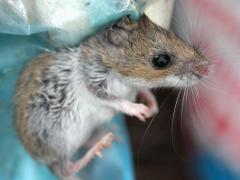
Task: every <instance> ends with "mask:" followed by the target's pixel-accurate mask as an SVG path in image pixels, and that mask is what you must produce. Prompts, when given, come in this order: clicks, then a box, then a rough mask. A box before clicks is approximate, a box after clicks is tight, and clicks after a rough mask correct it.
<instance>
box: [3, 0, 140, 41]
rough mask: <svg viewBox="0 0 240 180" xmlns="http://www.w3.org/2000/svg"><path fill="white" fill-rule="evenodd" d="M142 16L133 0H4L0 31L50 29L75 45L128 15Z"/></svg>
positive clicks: (27, 32)
mask: <svg viewBox="0 0 240 180" xmlns="http://www.w3.org/2000/svg"><path fill="white" fill-rule="evenodd" d="M129 14H130V15H132V17H135V18H136V17H137V16H138V9H137V4H136V3H135V1H133V0H101V1H99V0H41V1H39V0H1V1H0V33H10V34H20V35H30V34H34V33H39V32H49V34H48V37H49V38H50V40H51V41H52V42H53V43H57V44H58V45H61V44H66V45H73V44H76V43H78V42H79V41H80V40H82V39H83V38H85V37H86V36H88V35H90V34H92V33H94V32H95V30H96V29H98V27H101V26H103V25H106V24H107V23H109V22H112V21H114V20H117V19H119V18H120V17H122V16H124V15H129Z"/></svg>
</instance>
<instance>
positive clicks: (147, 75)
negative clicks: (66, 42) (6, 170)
mask: <svg viewBox="0 0 240 180" xmlns="http://www.w3.org/2000/svg"><path fill="white" fill-rule="evenodd" d="M209 64H210V62H209V61H208V60H207V59H206V58H205V57H204V56H203V55H202V54H201V53H200V52H199V51H198V50H197V49H195V48H193V47H191V46H190V45H188V44H187V43H186V42H185V41H183V40H182V39H180V38H179V37H178V36H177V35H175V34H174V33H172V32H169V31H167V30H165V29H163V28H161V27H158V26H156V25H155V24H153V23H152V22H150V20H149V19H148V18H147V17H146V16H142V17H141V18H140V20H139V21H137V22H133V21H131V20H130V19H129V18H127V17H124V18H122V19H121V20H120V21H119V22H118V23H116V24H114V25H112V26H111V27H108V28H105V29H104V30H102V31H100V32H99V33H97V34H96V35H94V36H92V37H90V38H88V39H87V40H85V41H84V42H83V43H82V44H81V45H80V46H79V47H76V48H73V49H65V50H62V51H60V52H56V53H48V54H43V55H41V56H39V57H38V58H37V59H35V60H33V61H32V62H30V63H29V64H28V65H27V66H26V68H25V69H24V71H23V73H22V75H21V77H20V79H19V80H18V83H17V88H16V97H15V126H16V130H17V132H18V135H19V137H20V139H21V141H22V143H23V145H24V146H25V148H26V149H27V150H28V151H29V152H30V153H31V155H32V156H33V157H34V158H36V159H37V160H40V161H41V162H43V163H45V164H47V165H48V166H49V167H50V169H51V170H52V171H53V172H54V173H55V174H56V175H57V176H59V177H60V178H61V179H67V178H70V177H73V176H72V175H74V174H75V173H76V172H78V171H79V170H80V169H81V168H83V167H84V166H85V165H86V164H87V163H88V162H89V161H90V160H91V159H92V158H93V157H94V156H95V155H100V151H101V150H102V149H103V148H104V147H107V146H109V145H110V144H111V141H112V138H113V135H112V134H111V133H108V134H106V135H105V136H104V137H103V138H102V139H101V140H100V141H99V142H97V144H96V145H95V146H93V147H92V148H91V149H90V150H89V151H88V152H87V154H86V155H85V156H84V157H83V158H82V159H80V160H78V161H75V162H73V161H71V160H70V157H71V156H72V155H73V154H74V153H75V152H76V151H77V150H78V149H79V148H80V147H81V146H83V144H84V143H85V142H86V141H87V139H88V138H89V136H90V135H91V133H92V131H93V130H94V128H96V127H97V126H99V125H101V124H102V123H103V122H106V121H110V120H111V118H112V117H113V115H114V114H116V113H117V112H122V113H125V114H128V115H131V116H136V117H138V118H139V119H140V120H142V121H144V120H145V118H148V117H151V116H152V115H153V114H154V113H157V111H158V108H157V103H156V101H155V98H154V96H153V95H152V93H151V92H150V91H149V90H148V89H149V88H155V87H163V86H167V87H177V86H179V87H184V86H188V85H194V84H195V83H196V82H197V81H198V80H199V79H200V78H201V77H202V76H205V75H207V74H208V72H209ZM137 94H139V95H140V96H141V97H142V99H143V100H144V101H145V104H146V105H144V104H141V103H135V102H134V101H135V97H136V95H137Z"/></svg>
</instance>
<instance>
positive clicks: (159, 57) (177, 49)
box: [91, 16, 210, 87]
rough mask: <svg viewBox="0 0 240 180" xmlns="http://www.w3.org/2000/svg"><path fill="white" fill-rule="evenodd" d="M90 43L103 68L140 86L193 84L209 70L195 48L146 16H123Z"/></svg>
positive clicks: (207, 62) (206, 62)
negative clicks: (134, 20) (95, 50)
mask: <svg viewBox="0 0 240 180" xmlns="http://www.w3.org/2000/svg"><path fill="white" fill-rule="evenodd" d="M92 41H93V42H92V43H91V44H92V45H93V44H94V46H96V47H95V49H97V52H98V55H99V56H100V58H101V61H102V63H103V64H104V65H105V66H106V67H108V68H110V69H112V70H113V71H114V72H117V73H119V74H120V75H121V76H123V77H125V78H126V79H129V80H131V83H132V82H134V83H135V84H138V85H140V86H141V85H142V86H148V87H158V86H172V87H176V86H180V87H181V86H188V85H193V84H195V83H196V82H197V81H198V80H199V79H200V78H202V77H203V76H206V75H207V74H208V72H209V68H210V62H209V61H208V60H207V59H206V58H205V57H204V56H203V55H202V54H201V53H200V52H199V51H198V50H197V49H195V48H193V47H191V46H190V45H189V44H188V43H187V42H185V41H184V40H182V39H181V38H180V37H178V36H177V35H176V34H174V33H172V32H170V31H167V30H165V29H164V28H161V27H159V26H157V25H155V24H153V23H152V22H151V21H150V20H149V19H148V18H147V17H146V16H142V17H141V18H140V20H139V21H137V22H133V21H131V20H130V19H129V18H127V17H124V18H122V19H121V20H120V21H119V22H118V23H117V24H114V25H112V26H111V27H110V28H107V29H105V30H104V31H102V32H100V33H98V35H97V36H96V37H95V39H94V40H93V39H92Z"/></svg>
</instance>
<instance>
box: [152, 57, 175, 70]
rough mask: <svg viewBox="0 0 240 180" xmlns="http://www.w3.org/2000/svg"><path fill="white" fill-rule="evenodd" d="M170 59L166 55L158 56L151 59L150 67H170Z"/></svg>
mask: <svg viewBox="0 0 240 180" xmlns="http://www.w3.org/2000/svg"><path fill="white" fill-rule="evenodd" d="M171 63H172V58H171V56H169V55H167V54H160V55H158V56H155V57H154V58H153V59H152V66H153V67H154V68H156V69H164V68H166V67H168V66H169V65H171Z"/></svg>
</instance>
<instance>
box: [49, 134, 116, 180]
mask: <svg viewBox="0 0 240 180" xmlns="http://www.w3.org/2000/svg"><path fill="white" fill-rule="evenodd" d="M112 140H113V134H112V133H107V134H106V135H104V136H103V137H102V138H101V139H100V140H99V141H98V142H97V143H96V144H95V145H94V146H93V147H92V148H91V149H90V150H89V151H88V152H87V153H86V154H85V155H84V156H83V157H82V158H81V159H79V160H77V161H75V162H71V161H69V160H66V161H62V162H61V163H54V164H51V165H50V169H52V171H53V172H54V173H55V174H56V175H57V176H59V177H60V178H61V179H62V180H70V179H67V178H75V177H76V176H74V174H76V173H77V172H78V171H80V170H81V169H83V168H84V167H85V166H86V165H87V164H88V163H89V162H90V161H91V160H92V159H93V158H94V157H95V156H99V157H101V156H102V154H101V151H102V150H103V149H104V148H106V147H108V146H110V145H111V143H112ZM64 178H65V179H64Z"/></svg>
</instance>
